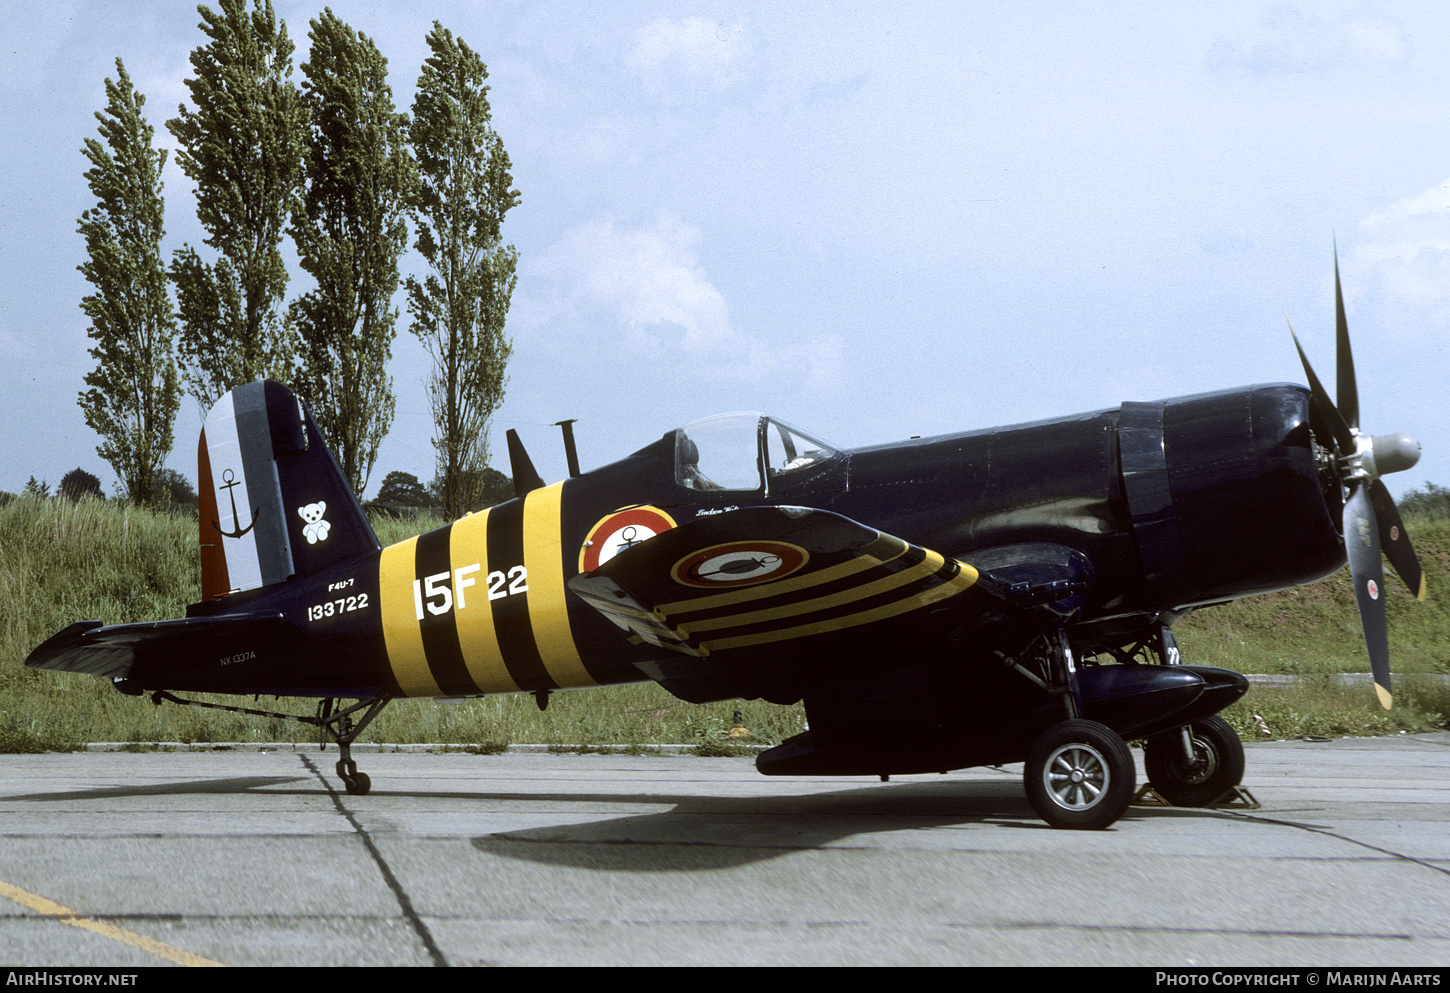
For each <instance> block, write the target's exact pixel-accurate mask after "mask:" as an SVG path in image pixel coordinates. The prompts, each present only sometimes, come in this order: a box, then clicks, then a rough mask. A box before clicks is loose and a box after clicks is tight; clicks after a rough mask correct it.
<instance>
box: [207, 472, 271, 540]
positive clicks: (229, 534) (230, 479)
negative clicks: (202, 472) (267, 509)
mask: <svg viewBox="0 0 1450 993" xmlns="http://www.w3.org/2000/svg"><path fill="white" fill-rule="evenodd" d="M222 479H224V480H226V483H225V484H224V485H222V486H218V487H217V489H219V490H226V491H227V497H228V499H230V500H231V502H232V526H233V527H235V526H237V525H239V524H241V523H242V522H241V521H239V520H238V519H237V495H236V494H235V493H233V492H232V487H233V486H236V485H237V479H236V478H235V473H233V472H232V470H230V469H226V470H223V472H222ZM259 509H261V508H259V507H253V508H252V523H251V524H248V525H247V526H246V527H244V528H242V529H241V530H240V531H222V526H221V524H220V523H218V522H217V521H212V522H211V523H212V527H214V528H216V529H217V531H219V532H221V535H222V537H223V538H240V537H241V536H242V535H244V534H246V533H247V532H248V531H250V530H252V528H254V527H256V524H257V511H258V510H259Z"/></svg>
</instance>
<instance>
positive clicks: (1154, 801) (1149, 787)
mask: <svg viewBox="0 0 1450 993" xmlns="http://www.w3.org/2000/svg"><path fill="white" fill-rule="evenodd" d="M1129 806H1132V807H1171V806H1173V804H1171V803H1169V802H1168V801H1167V800H1165V799H1163V797H1162V796H1160V795H1159V794H1158V791H1157V790H1155V789H1154V788H1153V784H1152V783H1144V784H1143V786H1142V788H1141V789H1140V790H1138V792H1137V794H1135V795H1134V797H1133V799H1132V802H1131V803H1130V804H1129Z"/></svg>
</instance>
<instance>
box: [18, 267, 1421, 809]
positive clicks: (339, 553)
mask: <svg viewBox="0 0 1450 993" xmlns="http://www.w3.org/2000/svg"><path fill="white" fill-rule="evenodd" d="M1337 283H1338V277H1337V272H1336V295H1337V296H1338V293H1337V288H1338V287H1337ZM1337 330H1338V349H1339V355H1338V383H1337V397H1338V404H1337V405H1336V404H1335V403H1334V402H1333V401H1331V399H1330V398H1329V396H1328V394H1327V392H1326V391H1325V389H1324V387H1323V386H1322V385H1321V384H1320V382H1319V380H1318V379H1317V378H1316V377H1315V375H1314V372H1313V370H1312V369H1311V368H1310V366H1309V362H1308V360H1307V359H1304V369H1305V372H1306V374H1307V377H1308V379H1309V387H1308V388H1307V389H1306V388H1304V387H1302V386H1294V385H1286V384H1280V385H1267V386H1252V387H1247V388H1243V389H1232V390H1224V391H1221V392H1216V393H1205V394H1201V395H1198V396H1190V397H1180V398H1176V399H1171V400H1160V401H1154V402H1150V403H1137V402H1134V403H1124V404H1123V405H1122V406H1121V407H1118V408H1116V409H1111V410H1102V411H1097V412H1094V413H1088V414H1080V415H1077V416H1073V417H1065V418H1061V419H1057V420H1050V421H1041V422H1038V423H1035V424H1024V425H1017V426H1013V427H1005V428H994V429H991V430H986V431H977V432H972V433H968V434H960V435H949V436H944V437H937V438H924V439H919V440H911V441H906V442H902V443H899V444H894V445H884V446H877V447H871V448H863V449H855V450H848V451H843V450H839V449H836V448H833V447H831V446H830V445H827V444H826V443H824V442H822V441H820V440H819V439H817V438H814V437H812V436H810V435H808V434H806V433H805V432H802V431H799V430H797V429H795V428H793V427H790V426H789V425H787V424H785V423H783V422H781V421H778V420H775V419H774V418H770V417H765V416H762V415H759V414H727V415H724V416H722V417H713V418H709V419H706V420H702V421H697V422H695V423H694V424H691V425H689V426H687V427H684V428H680V429H679V430H675V431H671V432H669V433H668V434H666V435H665V436H664V437H662V438H660V439H659V440H658V441H656V442H654V443H653V444H650V445H647V446H645V447H644V448H642V449H640V450H639V451H637V452H635V453H634V454H633V455H630V456H629V457H627V458H625V459H622V460H620V461H618V462H615V463H613V464H611V465H607V466H604V467H603V468H601V469H597V470H594V471H593V472H590V473H587V474H579V472H578V470H577V468H576V467H575V466H574V465H573V459H572V446H571V477H570V478H569V479H566V480H564V481H563V482H561V483H556V484H554V485H552V486H545V485H543V482H542V481H541V480H540V479H539V478H538V475H537V473H536V472H535V471H534V468H533V466H532V464H531V463H530V461H529V458H528V456H527V454H526V453H525V452H524V450H523V447H522V446H521V445H520V444H518V441H517V437H516V436H514V435H513V433H512V432H510V455H511V459H512V462H513V474H514V485H515V490H516V493H517V497H516V499H513V500H510V501H508V502H507V503H504V504H500V505H499V506H496V507H494V508H492V509H491V510H488V511H484V512H482V513H478V514H473V515H470V516H468V517H465V518H463V519H461V520H458V521H455V522H453V523H452V524H449V525H446V526H445V527H442V528H439V529H438V530H436V531H432V532H429V533H427V534H424V535H421V536H419V537H417V538H413V539H410V540H408V541H405V542H403V543H401V544H398V545H394V546H392V547H390V548H379V545H378V542H377V539H376V537H375V536H374V534H373V531H372V528H371V527H370V526H369V524H368V522H367V520H366V518H365V517H364V515H363V512H362V509H361V508H360V506H359V505H358V502H357V500H356V498H355V496H354V495H353V494H352V492H351V491H350V490H349V489H348V487H347V485H346V483H345V482H344V479H343V476H342V474H341V472H340V471H339V469H338V467H337V464H336V462H335V461H334V459H333V457H332V455H331V453H330V452H329V451H328V450H327V447H326V445H325V444H324V442H323V440H322V438H321V436H320V435H319V433H318V429H317V426H316V424H315V423H314V422H313V420H312V418H311V416H310V415H309V414H308V413H307V411H306V409H305V408H303V407H302V406H301V404H299V402H298V401H297V400H296V399H295V398H294V397H293V395H292V394H291V393H290V392H288V390H287V389H286V388H285V387H282V386H280V385H278V384H276V383H270V382H267V383H263V382H256V383H249V384H247V385H245V386H242V387H239V388H237V389H236V390H233V391H232V392H231V393H230V394H229V395H228V396H226V397H225V398H223V399H222V400H221V401H220V402H219V403H218V404H217V405H216V407H214V408H213V409H212V410H211V412H210V413H209V414H208V416H207V419H206V422H205V426H204V428H203V432H202V438H201V444H200V446H199V462H200V474H199V479H200V483H199V487H198V488H199V490H200V492H201V496H202V506H201V513H200V520H201V525H200V526H201V545H202V578H203V594H204V599H203V600H202V602H200V603H197V604H194V605H193V606H192V607H190V608H189V609H188V611H187V616H186V617H185V618H182V619H178V620H169V621H156V622H146V623H137V624H121V625H111V626H103V625H101V624H100V623H99V622H97V621H83V622H80V623H77V624H73V625H71V626H70V627H68V628H66V629H65V630H63V631H61V632H60V633H58V634H56V635H55V636H54V637H52V638H50V639H49V640H48V641H46V642H45V643H44V644H42V645H41V646H39V647H38V648H36V649H35V651H34V652H33V653H32V654H31V656H30V658H29V659H28V660H27V663H26V664H27V665H30V666H33V667H37V668H42V669H60V670H65V671H71V672H85V673H92V674H95V675H99V676H103V677H106V678H109V679H111V680H113V681H114V684H115V686H116V687H117V688H118V689H119V690H121V691H122V692H125V693H133V694H139V693H143V692H149V693H151V694H152V695H153V699H155V700H157V701H158V702H159V701H161V700H170V701H173V702H176V703H197V701H190V700H185V699H184V698H181V697H177V696H175V695H174V694H175V693H176V692H177V691H193V692H195V691H204V692H213V693H235V694H267V695H280V696H299V697H312V698H317V699H318V700H319V706H318V711H317V713H316V715H315V716H309V717H293V719H299V720H304V721H306V722H308V723H311V724H313V725H316V726H318V727H320V728H322V729H323V730H324V731H326V732H327V733H328V734H329V735H330V736H331V737H332V738H333V740H335V741H336V742H337V743H338V745H339V749H340V752H341V760H340V761H339V762H338V764H337V771H338V775H339V776H340V777H341V779H342V781H343V784H344V785H345V787H346V788H347V790H348V792H349V793H355V794H365V793H367V792H368V790H369V788H370V781H369V778H368V776H367V774H366V773H362V772H359V771H358V770H357V766H356V764H355V762H354V761H353V760H352V757H351V753H350V746H351V744H352V742H353V741H354V740H355V738H356V737H357V735H358V733H360V732H361V731H362V729H363V728H365V727H366V726H367V724H368V722H369V721H371V720H372V719H373V717H375V716H376V715H377V714H378V712H379V711H381V709H382V708H383V707H384V706H385V705H386V704H387V703H388V702H389V701H391V700H394V699H397V698H400V697H467V696H476V695H481V694H491V693H520V692H522V693H532V694H535V695H536V696H537V697H538V699H539V702H540V705H541V706H542V705H543V704H544V703H545V702H546V700H547V696H548V694H549V693H550V692H552V691H554V690H558V689H568V688H574V687H584V686H597V685H604V684H613V683H625V682H639V681H643V680H646V679H652V680H655V681H657V682H658V683H660V684H661V685H662V686H664V687H665V688H666V689H668V690H669V691H670V692H672V693H674V694H676V695H677V696H679V697H681V698H683V699H685V700H688V701H694V702H705V701H712V700H722V699H730V698H763V699H765V700H769V701H773V702H776V703H781V704H789V703H794V702H796V701H800V700H803V701H804V702H805V708H806V713H807V717H808V720H809V727H810V730H809V731H808V732H806V733H804V734H801V735H798V736H796V737H794V738H791V739H790V740H788V741H786V742H784V743H783V744H781V745H779V746H777V747H775V748H772V749H770V750H768V751H766V752H763V753H762V754H761V755H760V756H759V758H758V759H757V763H756V764H757V767H758V768H759V769H760V771H761V772H763V773H765V774H767V775H777V774H780V775H811V774H820V775H852V774H861V775H879V776H887V775H892V774H905V773H920V772H937V771H944V770H948V769H954V768H962V767H967V766H973V765H981V764H999V763H1007V762H1017V761H1024V760H1025V762H1026V772H1025V780H1026V788H1027V793H1028V796H1029V797H1030V799H1031V801H1032V804H1033V806H1034V808H1035V809H1036V810H1037V812H1038V813H1039V814H1041V816H1042V817H1043V818H1044V819H1045V820H1047V821H1048V822H1049V823H1050V824H1053V825H1056V826H1059V827H1073V828H1101V827H1105V826H1107V825H1109V824H1111V823H1113V822H1114V821H1115V820H1116V819H1117V818H1118V817H1119V816H1120V815H1121V814H1122V812H1123V811H1124V809H1125V808H1126V807H1127V805H1128V803H1129V800H1130V799H1131V797H1132V795H1133V793H1134V788H1135V782H1134V780H1135V769H1134V763H1133V760H1132V757H1131V755H1130V754H1129V752H1128V748H1127V746H1126V744H1125V740H1127V739H1146V741H1147V752H1146V757H1145V763H1146V768H1147V774H1148V777H1149V779H1150V781H1151V782H1152V784H1153V786H1154V787H1155V788H1156V789H1157V791H1158V792H1159V793H1160V794H1161V795H1163V796H1164V797H1166V798H1167V799H1168V800H1170V801H1171V802H1173V803H1175V804H1179V805H1189V806H1192V805H1204V804H1209V803H1212V802H1213V801H1215V800H1216V799H1218V798H1219V797H1220V796H1222V795H1223V794H1224V793H1225V792H1226V791H1229V790H1231V789H1232V788H1233V787H1234V786H1236V785H1237V784H1238V783H1239V781H1240V778H1241V776H1242V774H1243V761H1244V760H1243V749H1242V747H1241V745H1240V744H1239V741H1238V738H1237V736H1236V735H1235V734H1234V733H1233V731H1232V730H1231V729H1230V728H1229V726H1228V725H1227V724H1226V723H1225V722H1224V721H1223V720H1222V719H1221V718H1219V717H1216V716H1214V715H1215V714H1217V713H1218V712H1219V711H1220V710H1222V709H1223V708H1224V707H1226V706H1228V705H1229V704H1230V703H1232V702H1233V701H1235V700H1237V699H1238V698H1239V697H1240V696H1242V695H1243V693H1244V692H1245V690H1246V689H1247V683H1246V681H1245V680H1244V678H1243V677H1242V676H1240V675H1239V674H1237V673H1234V672H1230V671H1227V670H1224V669H1215V668H1206V667H1201V666H1192V665H1186V664H1184V663H1183V660H1182V658H1181V657H1180V654H1179V651H1178V647H1177V644H1176V642H1175V639H1174V636H1173V625H1174V623H1175V622H1177V621H1178V620H1181V619H1182V618H1183V617H1184V616H1186V615H1187V614H1188V613H1189V612H1191V611H1193V610H1195V609H1198V608H1200V607H1204V606H1210V605H1213V604H1219V603H1224V602H1226V601H1229V600H1233V599H1236V598H1239V597H1246V596H1252V595H1255V594H1259V593H1266V592H1269V591H1272V590H1280V589H1284V588H1286V587H1291V586H1297V585H1302V584H1305V583H1311V582H1314V581H1316V580H1318V579H1321V578H1323V577H1325V576H1327V575H1329V574H1331V573H1333V572H1335V571H1336V570H1338V569H1339V568H1341V567H1342V566H1343V565H1344V564H1345V561H1346V558H1347V559H1348V562H1349V565H1350V568H1351V570H1352V573H1353V577H1354V583H1355V588H1356V591H1357V593H1358V597H1359V610H1360V616H1361V619H1362V621H1363V626H1364V631H1365V638H1366V643H1367V645H1368V648H1369V655H1370V659H1371V664H1372V667H1373V670H1374V677H1375V684H1376V692H1377V693H1378V694H1379V697H1380V700H1381V702H1382V703H1383V704H1384V705H1385V706H1386V707H1388V706H1389V704H1390V677H1389V660H1388V655H1389V652H1388V647H1387V639H1386V631H1385V608H1384V601H1383V599H1382V595H1381V587H1382V585H1383V573H1382V566H1381V559H1380V555H1381V549H1383V550H1384V551H1385V553H1386V554H1387V555H1388V557H1389V559H1390V561H1391V563H1392V564H1393V566H1394V568H1395V569H1396V571H1397V572H1398V573H1399V574H1400V576H1401V577H1402V578H1403V579H1404V580H1405V582H1406V583H1408V584H1409V586H1410V588H1411V590H1413V591H1414V592H1416V593H1417V594H1418V595H1420V596H1421V597H1423V595H1424V581H1423V578H1422V575H1421V572H1420V568H1419V565H1418V563H1417V562H1416V559H1415V555H1414V552H1413V551H1412V550H1411V548H1410V543H1409V538H1408V537H1407V536H1406V534H1405V530H1404V525H1403V524H1402V523H1401V521H1400V517H1399V514H1398V512H1397V511H1396V509H1395V506H1394V502H1393V500H1392V499H1391V498H1390V495H1389V493H1388V491H1387V490H1386V489H1385V487H1384V484H1383V483H1381V482H1380V480H1379V477H1380V476H1381V475H1382V474H1384V473H1388V472H1394V471H1397V470H1400V469H1405V468H1408V467H1409V466H1410V465H1413V464H1414V462H1415V460H1416V459H1417V458H1418V456H1419V445H1418V443H1416V442H1415V441H1414V440H1413V439H1411V438H1409V437H1407V436H1403V435H1380V436H1375V437H1370V436H1368V435H1365V434H1363V433H1362V432H1361V431H1360V430H1359V414H1358V399H1357V394H1356V388H1355V383H1354V370H1353V362H1352V359H1351V357H1350V350H1349V338H1348V331H1347V328H1346V325H1345V319H1344V308H1343V303H1342V301H1341V302H1339V303H1338V329H1337ZM1296 346H1297V340H1296ZM1300 356H1301V358H1303V352H1302V350H1301V351H1300ZM203 705H207V704H203ZM210 706H215V705H210ZM230 709H238V710H241V709H244V708H230ZM248 712H251V713H259V711H248ZM278 716H292V715H278ZM868 717H869V726H870V728H871V734H870V735H869V736H863V735H862V734H861V732H860V729H861V727H862V725H863V718H868Z"/></svg>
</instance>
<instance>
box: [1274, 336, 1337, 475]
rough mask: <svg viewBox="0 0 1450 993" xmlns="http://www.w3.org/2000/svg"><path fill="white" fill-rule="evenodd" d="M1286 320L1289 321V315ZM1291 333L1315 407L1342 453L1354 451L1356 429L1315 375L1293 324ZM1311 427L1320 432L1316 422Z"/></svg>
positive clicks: (1323, 439) (1321, 438) (1322, 438)
mask: <svg viewBox="0 0 1450 993" xmlns="http://www.w3.org/2000/svg"><path fill="white" fill-rule="evenodd" d="M1285 321H1286V322H1287V321H1288V318H1287V317H1286V318H1285ZM1289 335H1290V337H1292V338H1293V339H1294V348H1295V349H1297V350H1298V352H1299V361H1300V363H1302V364H1303V366H1304V375H1305V376H1306V377H1307V378H1308V380H1309V392H1310V393H1312V394H1313V395H1314V409H1315V410H1317V411H1319V415H1320V417H1321V418H1322V419H1323V422H1324V423H1325V424H1326V425H1328V427H1329V431H1330V434H1331V436H1332V437H1333V438H1334V441H1335V444H1336V445H1337V446H1338V448H1339V452H1340V454H1341V455H1348V454H1351V453H1353V452H1354V430H1353V429H1352V428H1350V426H1349V425H1348V424H1346V423H1345V421H1344V418H1343V417H1342V416H1341V415H1340V413H1339V408H1338V407H1336V406H1335V405H1334V401H1333V400H1331V399H1330V398H1329V393H1328V392H1327V391H1326V390H1325V389H1324V384H1323V383H1321V382H1320V381H1319V377H1318V376H1316V375H1314V367H1313V366H1312V365H1310V364H1309V356H1307V355H1305V354H1304V346H1302V345H1300V344H1299V336H1298V335H1297V334H1295V333H1294V325H1293V324H1290V325H1289ZM1311 417H1312V414H1311ZM1310 427H1311V428H1312V429H1314V430H1315V433H1318V428H1317V427H1316V426H1315V425H1314V424H1312V423H1311V424H1310ZM1319 440H1320V441H1325V440H1326V439H1325V438H1324V436H1323V435H1321V436H1320V438H1319Z"/></svg>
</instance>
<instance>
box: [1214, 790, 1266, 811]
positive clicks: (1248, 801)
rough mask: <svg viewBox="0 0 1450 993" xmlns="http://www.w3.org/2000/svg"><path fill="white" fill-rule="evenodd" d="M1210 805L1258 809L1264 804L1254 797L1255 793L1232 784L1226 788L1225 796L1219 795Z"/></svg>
mask: <svg viewBox="0 0 1450 993" xmlns="http://www.w3.org/2000/svg"><path fill="white" fill-rule="evenodd" d="M1209 806H1210V807H1229V808H1235V809H1238V810H1258V809H1259V808H1260V807H1261V806H1263V805H1262V804H1260V803H1259V801H1258V800H1256V799H1254V795H1253V794H1252V793H1250V792H1249V791H1248V790H1246V789H1244V788H1243V787H1242V786H1231V787H1229V788H1228V789H1226V790H1224V793H1223V796H1221V797H1219V798H1218V799H1217V800H1215V801H1213V803H1210V804H1209Z"/></svg>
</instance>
